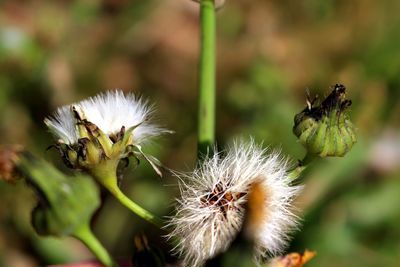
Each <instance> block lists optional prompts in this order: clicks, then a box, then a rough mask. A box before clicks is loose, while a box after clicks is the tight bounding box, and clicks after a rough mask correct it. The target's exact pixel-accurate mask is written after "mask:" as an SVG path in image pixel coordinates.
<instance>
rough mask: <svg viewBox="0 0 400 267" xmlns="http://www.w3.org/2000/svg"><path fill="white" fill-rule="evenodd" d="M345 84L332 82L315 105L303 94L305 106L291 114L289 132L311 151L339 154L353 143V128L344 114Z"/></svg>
mask: <svg viewBox="0 0 400 267" xmlns="http://www.w3.org/2000/svg"><path fill="white" fill-rule="evenodd" d="M345 91H346V88H345V87H344V86H343V85H341V84H336V85H335V86H334V88H333V90H332V92H331V93H330V94H329V95H328V97H326V98H325V100H324V101H322V103H321V104H320V105H319V106H314V104H315V101H316V98H314V99H313V100H311V99H310V98H309V97H308V98H307V107H306V108H305V109H304V110H303V111H301V112H300V113H299V114H297V115H296V116H295V118H294V127H293V132H294V134H295V135H296V136H297V137H298V138H299V141H300V143H301V144H302V145H303V146H304V147H305V148H306V149H307V151H308V153H310V154H311V155H318V156H320V157H329V156H330V157H335V156H337V157H342V156H344V155H345V154H346V153H347V152H349V151H350V149H351V148H352V147H353V145H354V143H356V141H357V139H356V135H355V128H354V125H353V123H352V122H351V121H350V119H349V116H348V114H347V108H348V107H349V106H350V105H351V100H346V99H345Z"/></svg>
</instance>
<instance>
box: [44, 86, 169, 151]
mask: <svg viewBox="0 0 400 267" xmlns="http://www.w3.org/2000/svg"><path fill="white" fill-rule="evenodd" d="M72 107H74V108H76V110H78V111H79V112H80V115H81V116H82V117H83V118H82V119H86V120H87V121H89V122H91V123H93V124H95V125H96V126H97V127H98V128H99V129H100V130H101V131H102V132H104V133H105V134H107V135H109V136H111V135H114V134H116V133H118V132H119V131H121V128H122V127H125V128H126V129H129V128H130V127H135V129H134V130H133V131H132V137H133V140H134V142H135V144H141V143H143V142H144V141H146V140H148V139H149V138H151V137H154V136H157V135H160V134H161V133H163V132H165V130H164V129H162V128H160V127H159V126H157V125H155V124H153V123H151V121H150V120H151V116H152V113H153V110H154V108H153V106H152V105H149V104H148V102H147V101H145V100H143V99H142V98H140V97H137V96H135V95H134V94H132V93H130V94H127V95H125V94H124V93H123V92H122V91H119V90H115V91H108V92H106V93H102V94H99V95H96V96H94V97H91V98H88V99H86V100H83V101H80V102H77V103H74V104H71V105H67V106H63V107H60V108H58V109H57V111H56V112H55V113H54V114H53V116H51V117H49V118H46V119H45V121H44V122H45V124H46V125H47V127H48V128H49V130H50V131H51V132H52V133H53V134H54V135H55V136H56V137H57V138H59V139H61V140H62V141H63V142H64V143H66V144H75V143H77V142H78V139H79V138H80V136H79V132H78V129H77V125H76V124H77V121H76V118H75V116H74V114H73V112H72Z"/></svg>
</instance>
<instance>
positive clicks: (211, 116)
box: [198, 0, 216, 155]
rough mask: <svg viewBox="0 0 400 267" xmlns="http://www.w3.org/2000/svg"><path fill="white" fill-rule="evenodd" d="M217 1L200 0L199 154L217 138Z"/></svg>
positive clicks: (207, 148)
mask: <svg viewBox="0 0 400 267" xmlns="http://www.w3.org/2000/svg"><path fill="white" fill-rule="evenodd" d="M215 24H216V23H215V3H214V0H200V46H201V48H200V62H199V63H200V66H199V110H198V154H199V155H201V154H203V155H204V154H207V153H208V152H209V151H210V150H211V149H210V148H212V146H213V144H214V139H215V50H216V49H215V39H216V37H215V35H216V33H215Z"/></svg>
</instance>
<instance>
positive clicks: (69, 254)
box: [0, 0, 400, 267]
mask: <svg viewBox="0 0 400 267" xmlns="http://www.w3.org/2000/svg"><path fill="white" fill-rule="evenodd" d="M398 10H400V2H399V1H395V0H383V1H364V0H355V1H332V0H327V1H317V0H306V1H264V0H253V1H248V0H235V1H233V0H228V1H226V5H225V7H224V8H222V9H221V10H220V11H219V14H218V70H217V71H218V74H217V76H218V81H217V85H218V98H217V107H218V108H217V139H218V141H219V144H220V145H221V146H222V145H223V144H224V143H225V142H228V141H229V140H231V139H232V138H234V137H237V136H239V135H242V136H249V135H250V134H251V135H254V136H255V138H256V140H258V141H263V142H264V145H265V146H271V147H279V148H280V149H281V150H282V151H283V152H284V153H287V154H288V155H290V156H291V157H292V158H293V159H294V160H296V159H300V158H302V157H303V156H304V149H303V147H302V146H301V145H300V144H299V143H297V142H296V137H295V136H294V135H293V134H292V132H291V130H292V127H293V116H294V114H295V113H296V112H297V111H298V110H300V109H301V108H303V107H304V104H305V97H304V96H305V89H306V88H309V89H310V91H311V93H312V94H320V95H321V96H325V94H326V93H329V91H330V90H329V88H328V87H329V86H330V85H334V84H336V83H342V84H344V85H346V87H347V88H348V98H350V99H352V100H353V105H352V107H351V113H350V116H351V118H352V121H353V123H354V125H355V126H356V128H357V134H358V143H357V144H356V145H355V146H354V147H353V149H352V150H351V151H350V153H348V154H347V155H346V156H345V157H344V158H338V159H336V158H332V159H325V160H322V161H320V162H318V163H316V164H314V165H313V166H312V167H311V168H310V169H309V170H308V172H307V173H306V174H305V178H304V179H303V182H304V183H305V184H306V187H305V189H304V192H303V196H302V197H301V199H299V201H298V206H299V208H300V210H302V212H301V213H300V214H301V216H302V217H303V218H304V220H303V225H302V227H301V228H300V229H301V231H298V232H297V233H295V234H294V240H293V242H292V247H290V248H289V249H288V251H304V249H306V248H308V249H312V250H315V251H317V253H318V256H316V257H315V258H314V259H313V260H312V261H310V263H308V265H307V266H310V267H312V266H328V267H329V266H364V267H365V266H366V267H369V266H396V265H397V264H398V262H399V261H400V255H399V253H398V251H400V242H399V240H400V228H399V227H398V225H399V224H400V209H398V203H399V202H400V169H399V166H400V131H399V128H400V116H399V114H400V101H399V99H400V75H399V73H400V50H399V47H400V16H398V14H397V13H398ZM197 13H198V5H197V4H196V3H195V2H193V1H189V0H187V1H162V0H149V1H138V0H136V1H127V0H105V1H86V0H84V1H23V2H21V1H11V0H8V1H7V0H6V1H2V2H1V3H0V25H1V27H0V140H1V141H0V142H1V143H3V144H9V143H17V144H22V145H24V146H26V147H27V148H29V149H30V150H32V151H34V152H35V153H36V154H39V155H42V156H43V157H45V158H46V159H48V160H52V161H53V162H54V163H55V164H57V165H58V166H59V167H60V168H63V167H62V163H61V160H59V159H58V156H57V154H56V152H54V151H47V152H46V150H45V149H46V148H47V146H49V145H50V144H51V143H52V140H51V139H50V138H51V136H50V134H49V133H47V131H46V129H45V127H44V125H43V118H44V117H45V116H47V115H49V114H50V112H51V111H53V110H54V109H55V108H56V107H57V106H59V105H62V104H67V103H70V102H72V101H76V100H80V99H82V98H84V97H88V96H91V95H93V94H95V93H98V92H100V91H102V90H106V89H112V88H121V89H122V90H124V91H134V92H136V93H138V94H141V95H143V96H144V97H146V98H148V99H150V100H151V101H152V102H153V101H154V102H155V103H156V106H157V108H158V113H157V115H158V117H159V121H160V122H161V124H162V125H164V126H166V127H168V128H170V129H172V130H174V131H175V132H176V133H175V134H174V135H170V136H165V137H163V138H161V139H160V140H159V141H158V142H156V143H154V144H153V145H152V146H151V147H147V148H145V150H147V151H149V152H151V153H152V154H153V155H155V156H158V158H160V160H161V161H162V162H163V163H164V164H165V165H166V166H167V167H169V168H172V169H176V170H189V169H191V168H192V166H193V165H194V161H195V157H196V118H197V115H196V103H197V99H196V96H197V92H196V80H197V78H196V77H197V73H196V71H197V56H198V48H199V46H198V15H197ZM126 176H127V177H126V179H124V181H123V188H124V190H125V191H126V192H127V194H128V195H129V196H130V197H132V198H133V199H134V200H136V201H138V202H140V203H141V204H143V206H145V207H146V208H148V209H149V210H152V211H154V212H155V213H157V214H159V215H165V214H168V213H169V212H170V211H171V204H172V199H173V197H174V196H175V195H176V194H177V190H176V189H177V188H176V187H175V186H174V185H175V184H176V181H175V180H174V178H172V177H168V175H166V176H167V177H165V178H162V179H160V178H158V177H157V176H156V174H155V173H154V172H153V171H152V170H151V167H150V166H149V165H148V164H147V163H145V162H142V163H141V164H140V165H139V167H137V168H136V169H135V170H134V171H133V168H132V169H130V170H128V172H127V175H126ZM49 179H50V177H49ZM166 185H168V186H166ZM171 185H172V186H171ZM103 199H104V205H103V208H102V209H101V211H99V212H98V214H97V215H96V216H95V218H94V228H95V231H96V233H97V234H98V236H99V238H100V240H102V241H103V242H104V244H105V245H106V247H107V248H109V249H110V250H111V252H112V253H113V255H116V256H117V257H124V256H127V255H130V254H131V252H132V248H133V236H134V235H135V234H137V233H138V231H139V230H140V229H142V222H141V221H140V220H139V219H138V218H136V217H134V216H133V215H132V214H130V213H129V211H127V210H125V209H124V208H123V207H122V206H121V205H120V204H119V203H117V202H116V201H115V200H113V199H111V198H110V197H108V196H107V194H104V196H103ZM33 203H34V202H33V196H32V195H31V193H30V191H29V190H27V189H26V187H25V186H24V185H23V184H22V183H20V184H18V186H17V187H12V186H11V185H8V184H3V183H1V184H0V266H43V265H45V264H49V263H60V262H69V261H75V260H77V259H82V258H88V257H91V256H90V254H89V253H88V251H87V250H85V249H84V248H83V247H82V245H81V244H80V243H79V242H77V241H75V240H72V239H63V240H61V241H60V240H55V239H46V238H45V239H42V238H39V237H38V236H36V235H35V234H34V232H33V230H32V228H31V226H30V225H29V212H30V210H31V209H32V207H33V205H34V204H33ZM146 227H147V229H148V230H151V231H148V232H149V233H151V232H152V231H154V229H152V228H151V226H146ZM146 233H147V232H146ZM157 236H159V233H156V234H154V237H152V236H149V239H152V238H153V239H154V240H152V242H153V241H154V242H159V241H160V240H158V239H157Z"/></svg>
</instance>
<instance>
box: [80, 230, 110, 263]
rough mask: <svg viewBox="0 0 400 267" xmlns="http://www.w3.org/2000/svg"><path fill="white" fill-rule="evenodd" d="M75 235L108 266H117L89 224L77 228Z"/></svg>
mask: <svg viewBox="0 0 400 267" xmlns="http://www.w3.org/2000/svg"><path fill="white" fill-rule="evenodd" d="M74 236H75V237H76V238H78V239H79V240H81V241H82V242H83V243H84V244H85V245H86V246H87V247H88V248H89V249H90V250H91V251H92V252H93V254H94V255H95V256H96V257H97V258H98V259H99V261H101V263H102V264H103V265H104V266H106V267H117V266H118V265H117V264H116V263H115V262H114V261H113V259H112V258H111V256H110V255H109V254H108V252H107V250H106V249H105V248H104V247H103V246H102V245H101V243H100V242H99V240H98V239H97V238H96V237H95V236H94V234H93V232H92V231H91V230H90V227H89V225H88V224H86V223H85V224H83V225H82V227H80V228H79V229H77V230H76V232H75V233H74Z"/></svg>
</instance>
